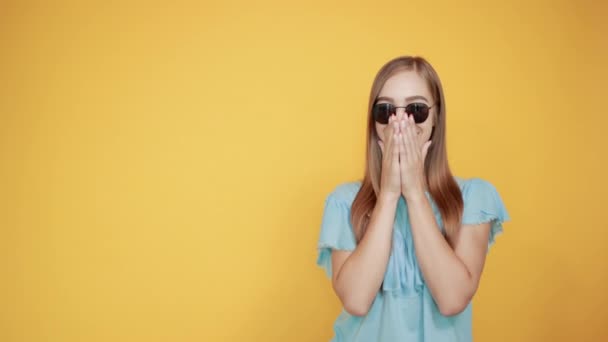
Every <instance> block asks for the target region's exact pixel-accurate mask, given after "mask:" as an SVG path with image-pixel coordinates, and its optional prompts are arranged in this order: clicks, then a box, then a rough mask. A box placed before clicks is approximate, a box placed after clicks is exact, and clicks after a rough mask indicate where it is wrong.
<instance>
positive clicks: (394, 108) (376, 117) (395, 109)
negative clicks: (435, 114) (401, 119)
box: [372, 102, 436, 125]
mask: <svg viewBox="0 0 608 342" xmlns="http://www.w3.org/2000/svg"><path fill="white" fill-rule="evenodd" d="M420 104H423V105H425V106H427V107H428V108H427V111H426V116H425V117H424V120H422V121H420V122H418V121H417V120H416V115H415V114H414V113H413V110H412V112H411V113H410V112H409V111H408V108H411V107H410V106H413V105H420ZM378 105H388V106H389V108H391V107H392V109H391V110H390V111H389V115H388V116H387V118H386V122H383V121H381V120H378V115H377V114H376V111H375V108H376V106H378ZM435 105H436V104H433V105H431V106H429V105H428V104H426V103H424V102H412V103H409V104H408V105H407V106H395V105H393V104H392V103H388V102H384V103H374V105H373V106H372V116H373V118H374V121H376V122H378V123H380V124H383V125H386V124H388V121H389V119H390V117H391V115H395V114H397V109H398V108H404V109H405V112H406V113H407V114H408V115H414V122H415V123H416V124H421V123H424V122H425V121H426V120H428V119H429V114H430V113H431V109H432V108H433V107H435Z"/></svg>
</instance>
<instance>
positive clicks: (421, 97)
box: [377, 95, 429, 102]
mask: <svg viewBox="0 0 608 342" xmlns="http://www.w3.org/2000/svg"><path fill="white" fill-rule="evenodd" d="M377 100H378V101H389V102H393V98H392V97H387V96H380V97H379V98H378V99H377ZM413 100H425V101H426V102H429V100H428V99H427V98H426V97H424V96H422V95H414V96H410V97H406V98H405V101H406V102H410V101H413Z"/></svg>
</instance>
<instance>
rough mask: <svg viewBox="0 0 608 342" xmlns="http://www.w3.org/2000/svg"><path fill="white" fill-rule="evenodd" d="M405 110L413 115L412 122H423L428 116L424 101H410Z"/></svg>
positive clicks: (427, 108) (427, 107)
mask: <svg viewBox="0 0 608 342" xmlns="http://www.w3.org/2000/svg"><path fill="white" fill-rule="evenodd" d="M405 112H406V113H408V114H410V115H413V116H414V122H416V123H417V124H419V123H423V122H425V121H426V119H427V118H428V117H429V106H428V105H427V104H426V103H410V104H409V105H407V107H405Z"/></svg>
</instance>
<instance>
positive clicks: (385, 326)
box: [317, 177, 510, 342]
mask: <svg viewBox="0 0 608 342" xmlns="http://www.w3.org/2000/svg"><path fill="white" fill-rule="evenodd" d="M455 179H456V181H457V183H458V185H459V186H460V190H461V192H462V196H463V200H464V212H463V219H462V223H463V224H477V223H482V222H492V227H491V231H490V237H489V241H488V249H489V248H490V246H492V244H493V243H494V239H495V238H496V236H497V235H498V234H499V233H502V223H503V222H505V221H508V220H509V219H510V218H509V214H508V213H507V211H506V208H505V206H504V204H503V202H502V199H501V198H500V196H499V194H498V192H497V190H496V188H495V187H494V186H493V185H492V184H491V183H489V182H488V181H486V180H483V179H480V178H471V179H467V180H463V179H461V178H458V177H455ZM360 187H361V182H360V181H356V182H347V183H342V184H339V185H338V186H337V187H336V188H335V189H334V190H333V191H332V192H331V193H330V194H329V195H328V196H327V197H326V200H325V209H324V213H323V219H322V223H321V232H320V236H319V241H318V245H317V249H318V258H317V265H319V266H321V267H322V268H323V269H324V270H325V272H326V274H327V276H328V277H329V279H331V274H332V269H331V252H332V249H339V250H354V249H355V247H356V241H355V236H354V233H353V230H352V225H351V223H350V207H351V204H352V202H353V200H354V199H355V196H356V194H357V192H358V191H359V189H360ZM426 196H427V198H428V199H429V200H430V203H431V207H432V208H433V212H434V213H435V218H436V220H437V222H438V224H439V227H440V229H441V230H442V231H443V229H444V228H443V223H442V220H441V215H440V214H439V211H438V209H437V207H436V205H435V203H434V202H433V200H432V198H431V197H430V195H429V193H428V192H427V193H426ZM471 313H472V312H471V303H469V304H468V305H467V307H466V308H465V310H464V311H462V312H461V313H459V314H457V315H454V316H443V315H442V314H441V313H440V312H439V309H438V308H437V305H436V304H435V301H434V300H433V297H431V294H430V292H429V289H428V288H427V287H426V284H425V281H424V279H423V277H422V273H421V270H420V268H419V265H418V261H417V260H416V254H415V253H414V241H413V239H412V233H411V228H410V222H409V218H408V212H407V204H406V202H405V200H404V199H403V197H401V198H400V200H399V203H398V206H397V212H396V214H395V223H394V227H393V242H392V249H391V254H390V257H389V261H388V264H387V268H386V273H385V275H384V281H383V283H382V287H381V289H380V290H379V291H378V293H377V294H376V298H375V299H374V302H373V303H372V306H371V308H370V310H369V311H368V313H367V315H365V316H353V315H351V314H349V313H348V312H346V310H344V309H342V312H341V313H340V315H339V316H338V317H337V319H336V321H335V322H334V327H333V328H334V336H333V338H332V340H331V342H372V341H373V342H393V341H395V342H397V341H399V342H410V341H411V342H448V341H450V342H451V341H466V342H469V341H472V339H473V338H472V331H471V318H472V317H471Z"/></svg>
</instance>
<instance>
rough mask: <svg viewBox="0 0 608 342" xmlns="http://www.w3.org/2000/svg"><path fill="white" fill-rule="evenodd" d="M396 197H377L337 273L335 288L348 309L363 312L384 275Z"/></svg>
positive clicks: (369, 304)
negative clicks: (354, 246)
mask: <svg viewBox="0 0 608 342" xmlns="http://www.w3.org/2000/svg"><path fill="white" fill-rule="evenodd" d="M397 202H398V199H392V198H391V199H385V198H382V197H379V198H378V201H377V202H376V206H375V207H374V210H373V212H372V214H371V217H370V221H369V224H368V227H367V231H366V233H365V235H364V236H363V238H362V239H361V241H360V242H359V244H358V245H357V247H356V248H355V250H354V251H353V252H352V254H350V256H349V257H348V258H347V259H346V261H345V262H344V264H343V265H342V267H341V268H340V271H339V273H338V275H337V279H336V285H335V290H336V291H337V292H338V294H339V296H340V298H341V299H342V301H343V302H344V303H345V306H348V307H349V308H351V311H353V312H356V313H358V314H361V315H364V314H366V313H367V311H368V310H369V308H370V306H371V304H372V302H373V300H374V298H375V297H376V294H377V293H378V289H379V288H380V285H381V284H382V280H383V279H384V274H385V272H386V266H387V264H388V259H389V256H390V252H391V247H392V232H393V224H394V222H395V213H396V210H397Z"/></svg>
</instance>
